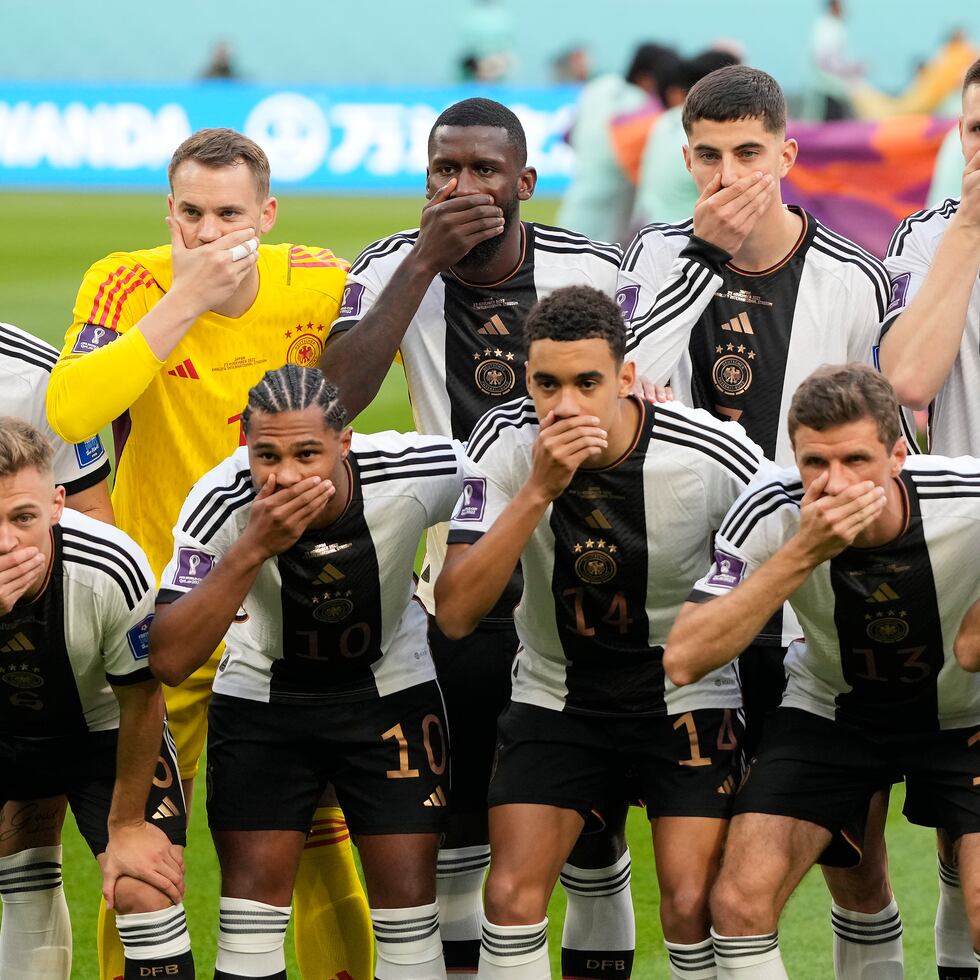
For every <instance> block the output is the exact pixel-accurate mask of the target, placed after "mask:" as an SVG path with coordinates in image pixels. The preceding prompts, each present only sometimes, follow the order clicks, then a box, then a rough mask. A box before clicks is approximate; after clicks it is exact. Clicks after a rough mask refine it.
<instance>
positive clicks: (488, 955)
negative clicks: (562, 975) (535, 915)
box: [477, 917, 551, 980]
mask: <svg viewBox="0 0 980 980" xmlns="http://www.w3.org/2000/svg"><path fill="white" fill-rule="evenodd" d="M477 976H478V977H479V978H480V980H498V978H501V980H551V966H550V964H549V962H548V919H547V917H545V918H544V919H542V920H541V921H540V922H536V923H534V924H533V925H527V926H496V925H494V924H493V923H492V922H488V921H487V920H486V919H484V920H483V939H482V941H481V944H480V972H479V973H478V974H477Z"/></svg>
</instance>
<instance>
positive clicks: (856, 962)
mask: <svg viewBox="0 0 980 980" xmlns="http://www.w3.org/2000/svg"><path fill="white" fill-rule="evenodd" d="M830 920H831V925H832V926H833V929H834V976H835V977H836V978H837V980H902V978H903V977H904V976H905V965H904V963H905V961H904V958H903V955H902V917H901V915H899V912H898V902H896V901H895V899H894V898H892V900H891V901H890V902H889V903H888V904H887V905H886V906H885V907H884V908H883V909H882V910H881V911H880V912H852V911H851V910H850V909H844V908H841V907H840V906H839V905H838V904H837V903H836V902H832V903H831V909H830Z"/></svg>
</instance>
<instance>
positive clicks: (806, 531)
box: [796, 473, 885, 567]
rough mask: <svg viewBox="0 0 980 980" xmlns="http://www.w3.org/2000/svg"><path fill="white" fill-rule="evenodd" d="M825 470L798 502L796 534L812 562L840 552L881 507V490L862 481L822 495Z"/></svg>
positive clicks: (877, 513) (882, 490)
mask: <svg viewBox="0 0 980 980" xmlns="http://www.w3.org/2000/svg"><path fill="white" fill-rule="evenodd" d="M827 480H828V475H827V473H821V474H820V475H819V476H818V477H817V478H816V479H815V480H814V481H813V482H812V483H811V484H810V486H809V487H808V488H807V491H806V493H805V494H804V495H803V501H802V503H801V505H800V529H799V531H798V532H797V534H796V538H797V543H798V544H799V545H801V546H802V547H803V549H804V551H805V553H806V554H807V556H808V558H809V560H810V561H811V563H812V565H813V566H814V567H816V566H817V565H819V564H820V563H821V562H824V561H827V560H828V559H829V558H833V557H834V556H835V555H837V554H840V552H842V551H843V550H844V549H845V548H847V547H848V546H849V545H851V544H853V542H854V539H855V538H856V537H857V536H858V535H859V534H860V533H861V532H862V531H863V530H864V529H865V528H867V527H869V526H870V525H871V524H873V523H874V521H875V519H876V518H877V517H878V515H879V514H880V513H881V512H882V510H884V507H885V491H884V489H883V488H882V487H879V486H877V485H875V484H874V483H872V482H871V481H870V480H866V481H864V482H862V483H855V484H853V485H852V486H849V487H848V488H847V489H846V490H843V491H841V492H840V493H839V494H836V495H834V496H823V491H824V488H825V487H826V485H827Z"/></svg>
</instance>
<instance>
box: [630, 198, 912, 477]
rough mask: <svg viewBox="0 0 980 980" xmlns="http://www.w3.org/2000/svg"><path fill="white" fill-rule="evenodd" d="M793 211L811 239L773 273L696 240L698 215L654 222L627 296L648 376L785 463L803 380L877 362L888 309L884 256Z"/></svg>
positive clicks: (634, 253)
mask: <svg viewBox="0 0 980 980" xmlns="http://www.w3.org/2000/svg"><path fill="white" fill-rule="evenodd" d="M793 210H796V211H797V213H798V214H799V216H800V218H801V219H802V221H803V228H802V231H801V232H800V237H799V239H798V241H797V242H796V245H795V246H794V247H793V249H792V251H791V252H790V253H789V254H788V255H787V256H786V257H785V258H784V259H783V260H782V261H781V262H780V263H779V264H778V265H776V266H774V267H772V268H771V269H767V270H765V271H763V272H746V271H744V270H742V269H738V268H736V267H735V266H734V265H732V264H731V262H729V261H726V260H727V259H728V255H727V253H726V252H723V251H722V250H721V249H719V248H717V247H716V246H714V245H711V244H710V243H708V242H704V241H701V240H700V239H698V238H695V237H693V220H689V221H686V222H684V223H682V224H676V225H663V224H661V225H657V224H654V225H648V226H647V227H646V228H643V229H642V230H641V231H640V232H639V234H638V235H637V236H636V238H635V239H634V240H633V242H632V244H631V245H630V247H629V248H628V249H627V251H626V254H625V256H624V257H623V264H622V268H621V270H620V278H619V289H618V292H617V299H618V300H619V303H620V306H621V308H622V310H623V314H624V316H625V317H626V320H627V323H628V324H629V327H630V331H631V334H632V336H631V338H630V340H629V345H628V355H627V356H628V357H630V358H631V359H632V360H634V361H636V365H637V371H638V373H639V374H641V375H644V376H645V377H647V378H649V379H650V380H651V381H654V382H656V383H657V384H666V383H667V382H668V381H669V382H670V384H671V386H672V387H673V390H674V396H675V397H676V398H678V399H679V400H680V401H682V402H684V403H685V404H687V405H692V406H694V407H697V408H704V409H707V410H708V411H709V412H711V413H712V414H713V415H714V416H716V417H717V418H722V419H733V420H735V421H737V422H740V423H741V424H742V425H743V426H744V427H745V431H746V432H747V433H748V434H749V436H750V437H751V438H752V439H753V440H754V441H755V442H757V443H758V444H759V445H760V446H761V447H762V449H763V452H765V454H766V455H767V456H768V457H769V458H770V459H774V460H775V461H776V462H777V463H778V464H779V465H780V466H788V465H791V464H792V463H793V454H792V447H791V446H790V442H789V434H788V433H787V431H786V424H785V420H786V416H787V413H788V410H789V403H790V400H791V399H792V397H793V393H794V392H795V391H796V389H797V387H798V386H799V384H800V382H801V381H803V380H804V379H805V378H806V377H807V376H808V375H809V374H810V373H811V372H812V371H813V370H815V369H816V368H817V367H819V366H820V365H821V364H825V363H827V364H838V363H842V362H845V361H862V362H865V363H871V362H872V358H873V349H874V346H875V344H876V342H877V338H878V332H879V327H880V324H881V321H882V318H883V317H884V315H885V308H886V306H887V305H888V276H887V274H886V272H885V269H884V266H883V265H882V264H881V262H880V261H879V260H878V259H876V258H875V257H874V256H872V255H871V254H870V253H868V252H866V251H864V249H862V248H860V247H859V246H858V245H855V244H854V243H853V242H851V241H848V240H847V239H846V238H843V237H841V236H840V235H838V234H836V233H835V232H833V231H831V230H830V229H829V228H827V227H826V226H824V225H822V224H820V223H819V222H818V221H817V220H816V219H815V218H814V217H813V216H812V215H810V214H808V213H807V212H806V211H802V210H799V209H793ZM911 442H912V448H913V451H914V448H915V446H914V440H912V441H911Z"/></svg>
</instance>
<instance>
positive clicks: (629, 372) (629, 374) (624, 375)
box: [619, 361, 636, 398]
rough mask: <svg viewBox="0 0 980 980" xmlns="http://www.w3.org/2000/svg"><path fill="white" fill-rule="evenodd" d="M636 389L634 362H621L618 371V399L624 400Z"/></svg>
mask: <svg viewBox="0 0 980 980" xmlns="http://www.w3.org/2000/svg"><path fill="white" fill-rule="evenodd" d="M635 387H636V362H634V361H623V364H622V367H620V369H619V397H620V398H625V397H626V396H627V395H628V394H629V393H630V392H631V391H632V390H633V389H634V388H635Z"/></svg>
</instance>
